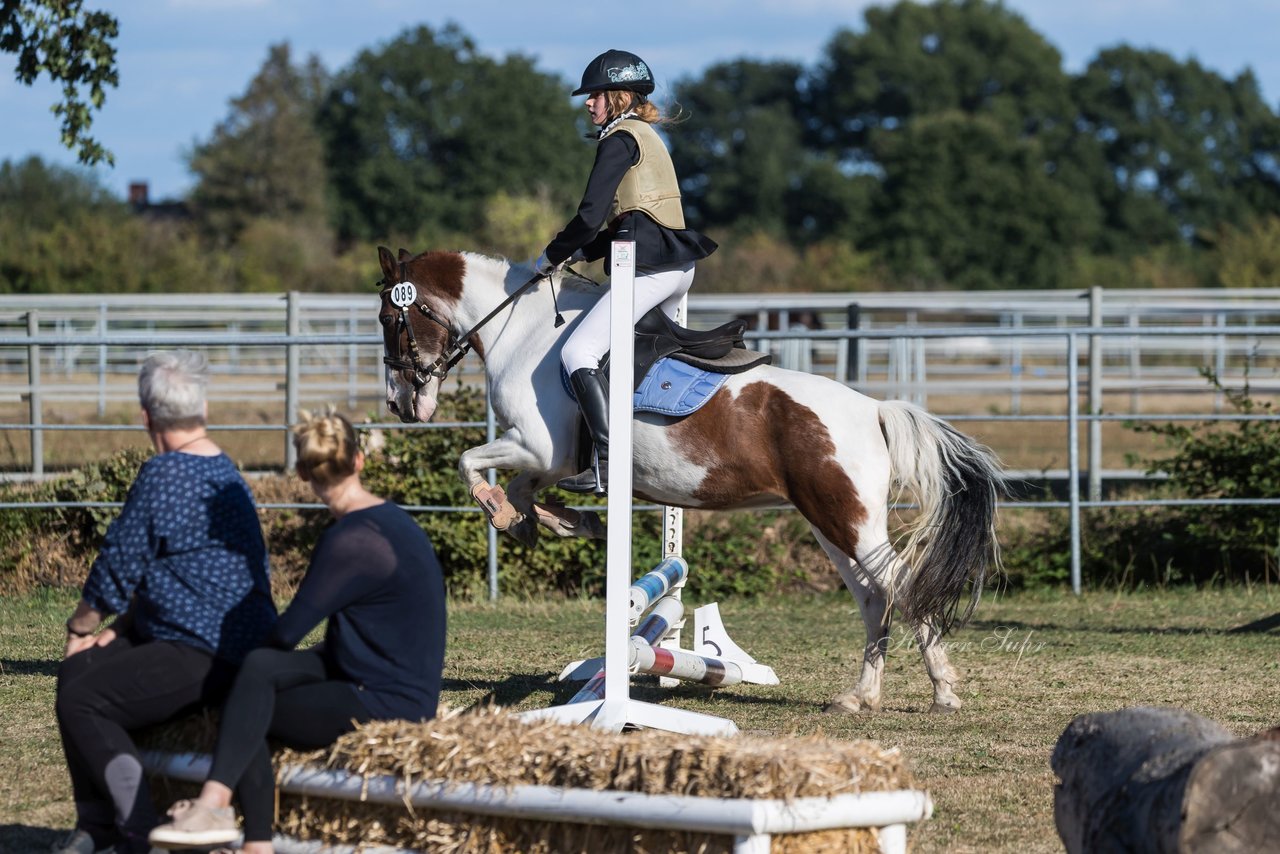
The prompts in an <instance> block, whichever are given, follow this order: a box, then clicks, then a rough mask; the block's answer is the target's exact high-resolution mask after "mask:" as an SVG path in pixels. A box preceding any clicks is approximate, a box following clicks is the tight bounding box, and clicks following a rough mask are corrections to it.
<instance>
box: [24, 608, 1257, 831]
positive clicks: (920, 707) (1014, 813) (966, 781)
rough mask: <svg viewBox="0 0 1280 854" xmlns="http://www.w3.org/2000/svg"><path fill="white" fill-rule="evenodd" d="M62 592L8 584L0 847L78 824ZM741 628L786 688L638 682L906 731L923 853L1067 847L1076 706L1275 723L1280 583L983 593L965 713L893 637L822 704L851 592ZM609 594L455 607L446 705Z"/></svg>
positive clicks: (751, 615)
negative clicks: (925, 794) (867, 702)
mask: <svg viewBox="0 0 1280 854" xmlns="http://www.w3.org/2000/svg"><path fill="white" fill-rule="evenodd" d="M73 599H74V596H73V595H72V594H69V593H65V592H42V593H39V594H36V595H32V596H27V597H20V598H9V599H0V626H3V627H4V629H3V631H2V632H0V852H9V851H12V852H18V851H28V850H35V846H37V845H43V844H46V843H47V840H48V839H51V838H52V836H53V831H52V830H50V829H51V828H65V827H67V826H69V824H70V822H71V819H72V808H71V803H70V798H69V791H68V783H67V780H66V776H65V773H64V771H63V769H62V758H61V750H60V747H59V744H58V737H57V730H56V726H55V724H54V719H53V712H52V709H53V689H54V676H55V673H56V661H57V658H58V656H59V654H60V643H61V639H62V633H61V630H60V629H61V623H62V620H63V619H65V616H66V614H67V613H68V610H69V609H70V607H71V605H72V604H73ZM721 612H722V614H723V615H724V618H725V622H726V625H727V627H728V629H729V632H730V634H731V635H732V636H733V637H734V639H735V640H736V641H737V642H738V643H739V644H740V645H741V646H742V647H743V648H744V649H747V650H748V651H750V652H751V653H752V654H753V655H755V656H756V657H757V658H758V659H760V660H761V661H763V662H765V663H767V664H769V665H771V666H773V667H774V668H775V670H776V671H777V672H778V674H779V675H780V677H781V679H782V684H780V685H778V686H773V687H761V686H736V687H732V688H726V689H718V690H716V691H710V690H706V689H702V688H698V687H681V688H678V689H676V690H674V691H672V692H663V691H660V690H659V689H658V688H657V687H656V685H654V684H653V683H652V682H649V681H646V680H644V679H637V680H636V682H635V684H634V686H633V690H632V693H633V696H635V697H637V698H638V699H644V700H650V701H655V702H663V703H667V704H671V705H674V706H678V707H681V708H688V709H694V710H698V711H705V712H709V713H713V714H717V715H722V716H725V717H729V718H731V719H733V720H734V721H736V722H737V724H738V726H739V727H740V728H742V729H743V730H745V731H748V732H752V733H756V734H770V735H782V734H788V733H798V734H804V733H812V732H818V731H821V732H823V733H825V734H826V735H828V736H833V737H837V738H849V739H855V738H871V739H875V740H877V741H879V742H880V743H881V744H883V745H886V746H898V747H900V748H901V749H902V751H903V752H904V753H905V755H906V756H907V757H908V758H909V760H910V762H911V764H912V766H913V767H914V770H915V772H916V774H917V776H918V777H919V779H920V781H921V783H922V784H923V785H924V786H926V787H927V788H928V789H929V790H930V791H931V792H932V794H933V797H934V801H935V804H936V809H935V814H934V818H933V819H932V820H931V821H928V822H925V823H924V824H923V825H921V826H920V827H919V828H917V829H915V830H913V832H912V840H913V846H914V850H916V851H923V852H933V851H946V852H1018V854H1026V852H1039V851H1058V850H1061V846H1060V844H1059V842H1058V837H1057V834H1056V832H1055V830H1054V826H1053V812H1052V800H1053V784H1054V777H1053V774H1052V772H1051V771H1050V770H1049V764H1048V761H1049V754H1050V752H1051V750H1052V748H1053V745H1054V742H1055V741H1056V740H1057V737H1058V735H1059V734H1060V733H1061V732H1062V730H1063V729H1064V728H1065V727H1066V725H1067V723H1068V722H1069V721H1070V720H1071V718H1072V717H1074V716H1075V715H1077V714H1080V713H1083V712H1088V711H1097V710H1103V709H1115V708H1121V707H1124V706H1130V705H1140V704H1152V705H1171V706H1180V707H1183V708H1186V709H1189V710H1191V711H1193V712H1196V713H1198V714H1202V715H1205V716H1208V717H1211V718H1213V719H1215V720H1217V721H1219V722H1221V723H1222V724H1224V725H1225V726H1226V727H1227V728H1229V729H1230V730H1232V731H1233V732H1235V733H1237V734H1238V735H1241V736H1243V735H1248V734H1251V733H1253V732H1256V731H1258V730H1261V729H1263V728H1265V727H1269V726H1273V725H1275V724H1277V723H1280V644H1278V643H1277V642H1278V641H1280V590H1277V589H1275V588H1271V589H1265V588H1255V589H1252V590H1243V589H1232V590H1225V591H1224V590H1213V591H1191V590H1169V591H1156V592H1149V593H1143V594H1117V593H1105V592H1095V593H1088V594H1086V595H1085V596H1083V597H1081V598H1078V599H1077V598H1075V597H1072V596H1071V595H1070V594H1069V593H1062V592H1051V593H1048V592H1046V593H1036V594H1029V593H1024V594H1018V595H1014V596H1004V597H996V596H988V597H987V598H986V599H985V600H984V602H983V604H982V605H981V607H980V608H979V610H978V613H977V615H976V618H975V620H974V621H973V622H972V623H971V624H970V625H969V626H968V627H967V628H965V629H963V630H961V631H960V632H958V633H957V634H955V635H954V636H952V637H951V638H950V639H949V642H950V644H951V648H952V660H953V662H954V663H955V664H956V666H957V667H958V668H959V669H960V670H961V673H962V676H963V680H964V681H963V686H962V689H961V698H962V699H963V700H964V703H965V706H964V709H963V710H962V711H961V712H960V713H959V714H956V715H949V716H937V715H929V714H926V710H927V708H928V706H929V702H930V689H929V683H928V680H927V678H926V677H925V675H924V671H923V668H922V667H921V665H920V662H919V657H918V655H917V654H916V653H915V651H914V649H913V647H912V646H911V645H910V644H907V643H906V642H903V641H902V640H901V638H900V637H899V636H895V638H896V640H897V641H898V642H896V643H895V644H894V646H893V648H892V650H891V652H890V656H889V663H888V667H887V670H886V676H885V686H884V710H883V711H882V712H881V713H880V714H878V715H866V716H854V717H835V716H828V715H824V714H822V713H821V709H822V706H823V704H824V703H825V701H826V700H827V699H828V698H830V697H831V696H832V695H834V694H835V693H837V692H838V691H839V690H840V689H841V688H842V687H843V686H845V685H847V684H848V683H849V682H850V681H851V680H852V678H853V675H854V668H856V666H857V664H858V662H859V660H860V657H861V638H860V629H858V628H856V627H857V626H859V625H860V622H861V621H860V620H859V618H858V616H857V613H856V610H855V609H854V607H853V605H852V604H851V602H850V601H849V599H848V598H847V597H846V596H843V595H835V594H823V595H813V596H786V597H778V598H770V599H768V600H764V601H732V602H722V603H721ZM602 614H603V610H602V604H601V603H599V602H582V601H569V602H515V601H506V602H503V603H501V604H499V605H490V604H487V603H486V604H469V603H455V604H454V605H453V606H452V609H451V611H450V627H449V651H448V656H447V662H446V673H445V676H446V682H445V691H444V701H445V702H446V703H447V704H449V705H451V706H454V707H460V706H462V707H465V706H468V705H471V704H473V703H480V702H486V701H489V700H493V701H496V702H498V703H500V704H503V705H508V706H513V707H517V708H521V709H527V708H539V707H543V706H548V705H552V704H554V703H557V702H563V701H564V700H566V699H567V698H568V697H569V695H570V694H571V693H572V691H573V690H574V689H573V688H572V687H570V686H565V685H561V684H558V683H556V682H555V681H554V677H555V673H557V672H558V671H559V669H560V668H561V666H562V665H563V664H565V663H567V662H568V661H570V660H572V659H575V658H582V657H587V656H591V655H596V654H599V652H600V651H601V644H602V639H601V631H602Z"/></svg>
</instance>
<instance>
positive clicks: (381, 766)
mask: <svg viewBox="0 0 1280 854" xmlns="http://www.w3.org/2000/svg"><path fill="white" fill-rule="evenodd" d="M213 732H214V727H213V725H212V719H211V717H210V716H207V715H206V716H204V717H203V718H197V719H194V720H192V721H187V722H184V723H182V724H177V725H171V726H170V727H168V728H165V729H164V730H161V731H153V732H152V733H150V734H148V736H147V738H146V739H145V741H146V744H147V746H148V747H153V748H158V749H165V750H196V751H207V750H209V749H210V748H211V745H212V733H213ZM274 758H275V762H276V765H277V768H278V769H279V768H282V767H284V766H286V765H309V766H317V767H323V768H328V769H344V770H348V771H351V772H353V773H357V774H362V775H365V776H377V775H390V776H395V777H399V778H400V779H402V780H403V781H404V782H405V783H406V784H408V785H411V784H413V783H415V782H417V781H420V780H448V781H453V782H469V783H481V784H487V785H492V786H515V785H543V786H557V787H564V788H579V789H592V790H613V791H625V792H642V793H646V794H678V795H696V796H702V797H716V798H758V799H766V798H767V799H784V800H791V799H795V798H804V797H821V796H832V795H839V794H848V793H857V792H870V791H888V790H895V789H905V788H912V787H913V785H914V781H913V780H912V778H911V776H910V773H909V772H908V770H907V768H906V763H905V761H904V759H903V757H902V756H901V754H900V752H899V751H897V750H896V749H885V748H882V747H880V746H879V745H877V744H876V743H874V742H870V741H840V740H835V739H828V738H824V737H821V736H806V737H787V738H781V739H765V738H758V737H752V736H738V737H734V738H722V737H712V736H693V735H679V734H672V733H666V732H660V731H656V730H638V731H634V732H627V733H621V734H614V733H606V732H601V731H598V730H594V729H590V728H586V727H583V726H575V725H569V724H562V723H557V722H555V721H549V720H544V721H525V720H522V719H520V718H519V717H517V716H515V715H512V714H510V713H508V712H506V711H505V710H502V709H498V708H495V707H485V708H478V709H473V710H469V711H467V712H465V713H458V712H450V711H447V710H445V711H443V713H442V714H441V716H440V717H438V718H437V719H436V720H433V721H429V722H426V723H409V722H405V721H382V722H371V723H368V724H365V725H363V726H361V727H360V728H358V729H356V730H355V731H353V732H351V733H348V734H347V735H344V736H342V737H341V738H339V739H338V741H337V742H336V743H335V744H334V745H333V746H332V747H331V748H328V749H325V750H318V751H311V752H307V753H301V752H296V751H290V750H279V751H277V752H276V753H275V757H274ZM276 826H277V830H278V831H279V832H282V833H285V834H287V835H289V836H293V837H295V838H298V839H304V840H322V841H324V842H327V843H330V844H347V845H352V844H362V843H363V844H367V845H392V846H397V847H404V848H411V849H418V850H423V851H433V852H435V851H439V852H448V854H455V852H456V854H496V853H497V852H517V851H520V852H534V854H538V852H547V854H550V852H577V851H581V852H584V854H586V853H587V852H599V851H630V852H636V853H637V854H641V852H667V851H690V852H719V851H729V850H732V848H733V839H732V838H731V837H726V836H719V835H714V834H705V833H674V832H668V831H657V830H642V829H636V828H623V827H604V826H591V825H584V824H566V823H560V822H531V821H527V820H522V819H503V818H496V817H485V816H475V815H464V814H459V813H453V812H443V811H437V810H423V809H413V808H410V807H409V806H408V805H407V804H406V805H396V806H387V805H380V804H370V803H356V802H350V801H339V800H331V799H323V798H316V797H299V796H291V795H287V794H282V795H281V798H280V803H279V808H278V815H277V825H276ZM773 850H774V851H776V852H782V854H801V852H814V854H816V853H817V852H836V851H840V852H854V854H857V852H861V851H875V850H878V849H877V845H876V836H875V833H874V831H870V830H852V829H846V830H832V831H823V832H821V833H808V834H785V835H780V836H777V837H775V838H774V845H773Z"/></svg>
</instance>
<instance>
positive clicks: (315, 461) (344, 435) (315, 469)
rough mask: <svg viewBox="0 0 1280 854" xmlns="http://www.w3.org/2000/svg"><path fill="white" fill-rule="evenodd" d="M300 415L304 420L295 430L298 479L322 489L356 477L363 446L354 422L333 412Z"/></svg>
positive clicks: (305, 412) (304, 412)
mask: <svg viewBox="0 0 1280 854" xmlns="http://www.w3.org/2000/svg"><path fill="white" fill-rule="evenodd" d="M299 414H300V415H301V418H302V420H301V421H300V422H299V423H298V424H297V425H296V426H295V427H294V428H293V447H294V449H296V450H297V452H298V463H297V469H298V476H299V477H301V478H302V479H303V480H308V481H314V482H315V483H317V484H319V485H320V486H332V485H333V484H335V483H338V482H339V481H341V480H343V479H345V478H348V477H350V476H351V475H353V474H355V471H356V455H357V454H358V453H359V452H360V443H359V442H358V441H357V440H356V430H355V428H354V427H352V426H351V422H350V421H348V420H347V419H346V418H344V417H343V416H341V415H339V414H338V413H336V412H334V411H333V410H329V411H327V412H321V413H318V414H312V413H310V412H307V411H305V410H304V411H303V412H301V413H299Z"/></svg>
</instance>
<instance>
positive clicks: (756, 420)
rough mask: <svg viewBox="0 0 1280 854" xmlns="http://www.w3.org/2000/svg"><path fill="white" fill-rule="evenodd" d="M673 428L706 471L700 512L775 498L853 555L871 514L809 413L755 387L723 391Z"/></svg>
mask: <svg viewBox="0 0 1280 854" xmlns="http://www.w3.org/2000/svg"><path fill="white" fill-rule="evenodd" d="M668 429H669V432H670V434H671V438H672V441H673V442H674V443H675V444H677V445H678V446H679V447H681V448H682V449H683V451H684V454H685V456H686V457H688V459H689V460H690V461H691V462H693V463H695V464H697V465H700V466H703V467H704V468H706V469H707V474H706V477H704V478H703V480H702V483H701V484H700V485H699V487H698V488H697V489H696V490H695V491H694V494H693V497H694V498H696V499H697V500H698V501H699V503H700V506H703V507H706V508H707V509H724V508H731V507H733V506H735V505H741V504H743V503H744V502H745V501H747V500H748V499H751V498H753V497H756V496H765V495H777V496H779V497H781V498H784V499H786V500H788V501H790V502H791V503H792V504H794V505H795V506H796V509H797V510H799V511H800V512H801V513H802V514H803V515H804V517H805V518H806V519H807V520H809V522H811V523H812V524H814V525H816V526H817V527H818V529H819V530H820V531H822V534H823V536H825V537H826V538H827V539H828V540H830V541H831V542H832V543H833V544H835V545H836V546H838V547H839V548H840V550H841V551H843V552H844V553H845V554H847V555H850V556H852V555H854V554H855V551H854V549H855V547H856V546H857V542H858V541H857V534H856V533H855V528H856V526H857V525H859V524H860V523H861V522H863V521H864V520H865V519H866V518H867V508H866V506H865V505H864V504H863V503H862V500H861V498H860V497H859V496H858V490H857V489H856V488H855V487H854V485H853V481H852V480H851V479H850V478H849V475H848V473H847V472H845V470H844V469H843V468H842V467H841V466H840V463H839V462H838V461H837V460H836V457H835V453H836V447H835V443H834V442H833V441H832V440H831V433H830V431H828V430H827V426H826V425H825V424H823V423H822V420H821V419H820V418H818V416H817V414H816V413H815V412H814V411H813V410H812V409H810V408H809V407H807V406H804V405H802V404H800V403H797V402H796V400H795V399H794V398H792V397H791V396H790V395H789V394H787V393H786V392H785V391H783V390H782V389H780V388H778V387H777V386H775V385H771V384H769V383H766V382H755V383H751V384H750V385H748V386H746V387H745V388H743V389H742V391H741V392H740V393H739V394H738V395H737V396H736V397H734V396H732V395H731V394H729V393H728V392H726V391H724V390H721V391H720V392H718V393H717V394H716V395H715V396H714V397H712V398H711V400H709V401H707V403H706V405H704V406H703V407H702V408H701V409H699V410H698V411H697V412H696V413H694V414H693V415H691V416H689V417H688V418H686V419H684V420H683V421H678V422H676V423H675V424H673V425H671V427H670V428H668Z"/></svg>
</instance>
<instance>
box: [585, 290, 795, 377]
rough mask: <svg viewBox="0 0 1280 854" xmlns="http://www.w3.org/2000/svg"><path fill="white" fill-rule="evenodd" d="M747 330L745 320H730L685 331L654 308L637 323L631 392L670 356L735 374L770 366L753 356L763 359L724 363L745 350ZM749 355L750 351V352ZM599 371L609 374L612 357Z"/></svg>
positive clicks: (606, 354) (763, 359)
mask: <svg viewBox="0 0 1280 854" xmlns="http://www.w3.org/2000/svg"><path fill="white" fill-rule="evenodd" d="M746 331H747V322H746V321H745V320H731V321H729V322H728V323H726V324H723V325H722V326H717V327H716V328H715V329H706V330H698V329H686V328H685V327H683V326H677V325H676V323H675V322H674V321H673V320H672V319H671V318H669V317H667V316H666V315H665V314H663V313H662V309H660V308H652V309H649V311H647V312H645V315H644V316H643V317H641V318H640V320H639V321H637V322H636V349H635V377H634V381H633V382H632V384H631V387H632V390H633V391H634V390H635V389H638V388H639V387H640V383H641V381H643V380H644V377H645V374H647V373H649V369H650V368H652V367H653V363H654V362H656V361H658V360H659V359H662V358H666V357H667V356H670V357H671V358H673V359H679V360H680V361H682V362H688V363H689V364H691V365H697V366H698V367H701V368H706V369H707V370H710V371H717V372H719V373H726V374H735V373H740V372H741V371H745V370H746V369H747V368H751V367H755V366H756V365H758V364H762V363H767V362H768V361H769V360H770V358H769V356H767V355H765V354H760V353H757V354H754V355H757V356H761V357H762V358H760V359H756V360H753V361H751V362H750V364H739V362H741V360H729V361H728V362H725V363H723V364H722V363H721V361H722V360H725V359H726V357H728V356H729V355H730V354H731V353H732V352H733V351H734V350H743V351H746V343H745V342H744V340H743V338H742V336H743V333H745V332H746ZM748 352H749V351H748ZM600 369H601V370H602V371H604V372H605V374H606V375H608V373H609V354H608V353H605V356H604V358H603V359H602V360H601V361H600Z"/></svg>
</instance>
